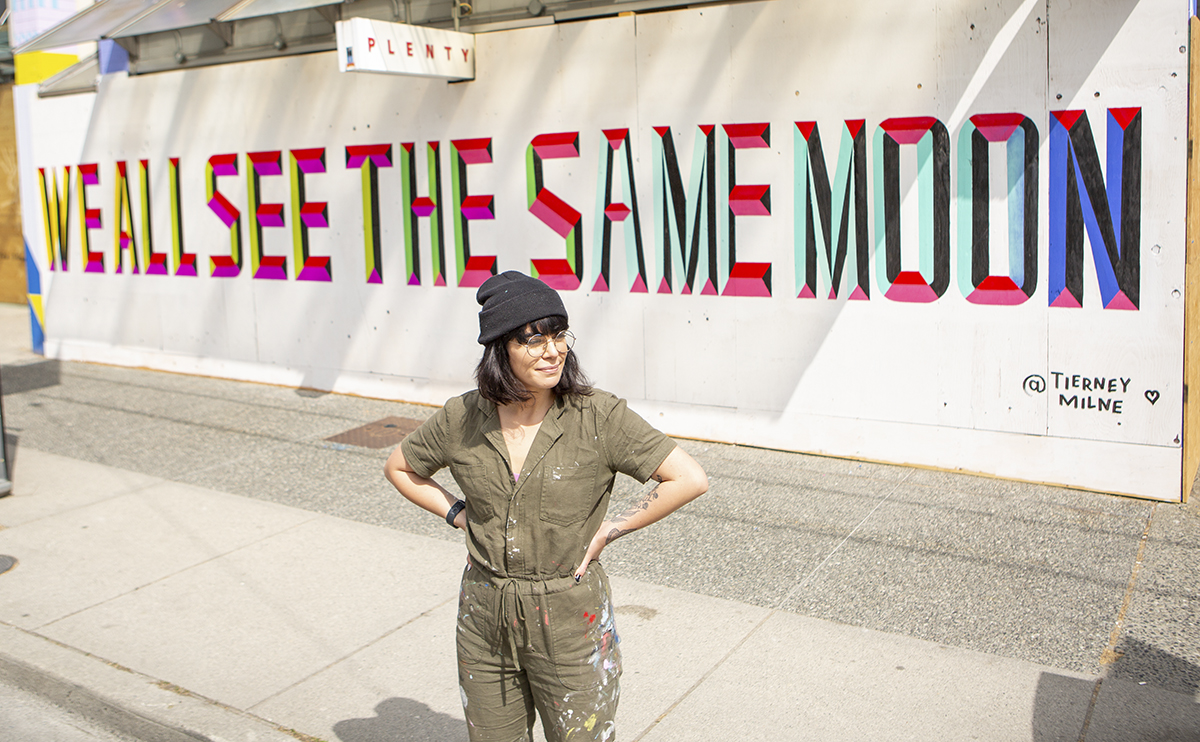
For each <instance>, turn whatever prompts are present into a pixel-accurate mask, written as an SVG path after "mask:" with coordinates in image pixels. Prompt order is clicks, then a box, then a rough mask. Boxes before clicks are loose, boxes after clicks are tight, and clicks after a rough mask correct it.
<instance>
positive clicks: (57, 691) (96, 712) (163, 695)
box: [0, 623, 320, 742]
mask: <svg viewBox="0 0 1200 742" xmlns="http://www.w3.org/2000/svg"><path fill="white" fill-rule="evenodd" d="M0 647H2V648H3V649H0V681H4V682H8V683H10V684H12V685H15V686H16V687H18V688H21V689H22V690H25V691H28V692H31V693H35V694H37V695H39V696H41V697H43V698H45V699H46V700H48V701H50V702H51V703H54V704H55V705H57V706H59V707H61V708H63V709H66V710H68V711H71V712H73V713H76V714H79V715H80V716H82V717H84V718H86V719H88V720H89V721H90V722H92V723H94V724H97V725H99V726H102V727H105V728H107V729H109V730H111V731H114V732H116V733H118V734H123V735H126V736H129V737H133V738H134V739H137V740H139V741H140V742H297V740H301V742H320V741H319V740H317V738H315V737H310V736H308V735H305V734H302V733H299V732H295V731H292V730H284V729H282V728H280V727H278V726H276V725H274V724H272V723H270V722H268V721H266V720H265V719H262V718H259V717H257V716H254V715H253V714H249V713H246V712H245V711H239V710H237V709H233V708H230V707H228V706H224V705H222V704H220V703H218V702H216V701H213V700H210V699H208V698H204V697H202V696H198V695H196V694H194V693H191V692H189V691H187V690H185V689H183V688H180V687H178V686H176V685H172V684H171V683H167V682H165V681H161V680H156V679H154V678H152V677H149V676H147V675H142V674H141V673H138V672H135V671H133V670H130V669H128V668H125V667H121V666H120V665H117V664H115V663H111V662H106V661H105V660H102V659H100V658H99V657H96V656H94V655H90V654H87V653H86V652H82V651H80V650H77V649H74V648H72V647H68V646H65V645H63V644H59V643H58V642H55V641H53V640H51V639H47V638H45V637H43V636H39V635H37V634H33V633H30V632H28V631H25V630H23V629H19V628H16V627H14V626H10V625H8V624H3V623H0Z"/></svg>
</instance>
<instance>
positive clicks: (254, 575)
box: [0, 449, 1200, 742]
mask: <svg viewBox="0 0 1200 742" xmlns="http://www.w3.org/2000/svg"><path fill="white" fill-rule="evenodd" d="M19 471H20V477H19V479H18V480H17V482H18V485H17V488H16V491H15V492H14V494H13V495H12V496H11V497H9V498H6V499H4V500H0V523H3V524H4V526H5V528H4V530H3V531H0V552H2V553H4V554H9V555H16V556H17V557H18V559H19V560H20V561H19V564H18V566H17V567H16V568H14V569H13V570H12V571H11V572H9V573H7V574H5V575H3V576H2V577H0V579H2V580H3V582H2V583H0V586H2V590H0V621H2V622H3V625H2V626H0V671H2V672H4V674H6V675H8V676H9V677H11V678H14V679H15V680H17V681H18V682H20V683H22V684H24V685H26V686H29V685H33V686H35V687H41V688H42V689H43V690H44V689H45V688H46V687H47V686H52V685H54V683H57V684H58V685H59V686H60V687H61V686H63V685H65V686H67V687H70V686H75V685H77V686H79V687H81V688H84V689H86V691H87V692H88V693H89V694H90V695H91V696H92V699H90V700H89V703H91V704H92V705H93V706H96V707H101V706H105V705H107V706H109V707H114V708H116V709H124V710H125V712H127V715H129V716H131V717H134V718H135V720H140V721H141V722H142V723H143V724H148V723H149V722H151V721H154V722H158V723H160V724H161V725H162V726H163V727H164V728H173V729H177V730H188V731H191V732H194V733H196V734H199V735H202V738H204V737H207V738H210V739H214V740H216V739H229V740H256V739H264V740H265V739H279V738H286V737H285V736H284V735H283V734H282V733H281V732H280V730H295V731H296V732H299V733H301V734H302V735H308V736H310V737H315V738H318V739H324V740H341V741H342V742H368V741H382V740H455V739H465V738H466V735H465V726H464V722H463V721H462V710H461V707H460V705H459V694H458V689H457V683H456V680H455V663H454V658H453V655H454V614H455V607H456V605H455V604H456V598H457V592H458V588H457V581H458V577H459V574H460V569H461V565H462V563H463V549H462V547H461V546H458V545H455V544H452V543H447V542H444V541H440V540H435V539H431V538H428V537H422V536H416V535H410V534H406V533H401V532H398V531H395V530H392V529H388V528H383V527H379V526H371V525H366V524H362V523H356V522H352V521H347V520H343V519H339V518H333V517H330V516H326V515H320V514H315V513H312V512H308V511H304V510H299V509H296V508H291V507H287V506H283V505H278V504H275V503H264V502H260V501H257V500H251V499H248V498H244V497H239V496H236V495H229V494H226V493H222V492H216V491H213V490H208V489H203V488H198V487H193V486H188V485H183V484H179V483H175V482H171V481H168V480H164V479H161V478H158V477H153V476H148V475H144V474H137V473H133V472H128V471H122V470H118V469H113V468H111V467H107V466H102V465H98V464H91V463H86V462H81V461H78V460H74V459H69V458H64V457H61V456H55V455H53V454H46V453H42V452H38V451H35V450H32V449H29V450H23V451H21V453H20V470H19ZM613 583H614V591H615V594H616V596H617V597H616V604H617V609H616V610H617V617H618V625H619V628H620V631H621V634H622V650H623V652H624V656H625V663H626V667H627V672H626V675H625V678H624V685H623V688H622V690H623V693H622V697H623V700H622V706H621V713H620V729H621V733H622V738H627V739H632V740H638V739H644V740H647V741H648V742H650V741H654V740H664V741H665V740H680V739H689V740H728V739H752V740H780V739H819V740H862V739H874V740H902V739H903V740H909V739H911V740H930V739H937V740H959V739H961V740H969V739H985V740H1030V739H1032V740H1051V739H1072V740H1074V739H1079V738H1080V732H1081V730H1083V729H1084V727H1085V724H1087V725H1088V734H1087V739H1089V740H1104V739H1133V738H1142V737H1129V736H1126V735H1125V733H1121V734H1118V735H1116V736H1111V735H1109V734H1108V732H1107V731H1106V730H1116V729H1124V730H1127V731H1132V730H1134V729H1136V730H1137V731H1138V733H1139V734H1144V733H1147V732H1149V733H1150V734H1151V736H1152V737H1153V738H1157V739H1167V738H1173V739H1185V738H1186V736H1180V735H1182V734H1183V733H1184V732H1185V731H1189V732H1190V733H1192V734H1200V707H1197V706H1196V705H1195V704H1194V703H1193V702H1192V699H1190V698H1185V697H1181V696H1179V694H1172V693H1169V692H1165V691H1160V690H1158V689H1155V688H1150V687H1146V686H1139V685H1137V684H1130V683H1127V682H1126V683H1120V682H1112V683H1110V682H1106V683H1104V684H1103V685H1101V687H1100V693H1099V698H1098V702H1097V703H1096V705H1095V707H1094V708H1091V705H1090V704H1091V696H1092V694H1093V691H1094V689H1095V685H1096V683H1095V680H1096V678H1094V677H1091V676H1088V675H1084V674H1081V673H1074V672H1069V671H1063V670H1058V669H1054V668H1048V667H1042V666H1039V665H1035V664H1033V663H1029V662H1025V661H1021V660H1015V659H1007V658H1003V657H997V656H993V655H986V654H981V653H977V652H972V651H969V650H963V649H955V648H951V647H947V646H943V645H938V644H934V643H931V642H925V641H921V640H917V639H912V638H908V637H904V636H898V635H895V634H887V633H883V632H876V631H871V630H867V629H861V628H854V627H850V626H846V625H842V624H838V623H834V622H829V621H822V620H817V619H812V618H806V617H804V616H800V615H796V614H793V613H789V612H785V611H779V610H770V609H766V608H762V607H758V606H752V605H747V604H745V603H739V602H735V601H729V600H721V599H718V598H712V597H706V596H701V595H697V594H694V593H688V592H684V591H680V590H673V589H670V588H664V587H660V586H656V585H651V584H648V583H645V582H642V581H638V580H630V579H621V578H614V579H613ZM47 676H49V677H47ZM59 695H60V696H62V695H63V694H62V692H61V690H60V691H59ZM200 699H203V700H200ZM60 700H61V701H63V702H65V703H70V702H71V701H72V699H71V698H69V697H62V698H60ZM205 701H212V702H215V703H212V704H210V703H206V702H205ZM1089 710H1090V711H1091V718H1090V719H1089V718H1088V714H1089ZM1131 710H1136V711H1139V712H1140V713H1139V714H1138V717H1137V718H1136V719H1134V718H1131V717H1129V716H1128V713H1129V712H1130V711H1131ZM109 713H110V714H111V716H112V719H111V721H113V722H115V723H117V724H119V725H120V726H121V728H122V729H123V730H125V731H127V732H130V733H142V734H146V731H147V730H146V728H144V727H138V726H137V725H136V724H132V725H131V722H130V720H129V719H128V718H126V719H122V718H121V714H120V713H118V712H115V711H110V712H109ZM1132 721H1136V723H1135V724H1134V725H1133V726H1130V722H1132ZM1172 732H1174V733H1175V736H1174V737H1171V736H1168V735H1170V734H1171V733H1172ZM151 738H153V737H151Z"/></svg>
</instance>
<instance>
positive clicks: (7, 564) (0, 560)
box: [0, 554, 17, 575]
mask: <svg viewBox="0 0 1200 742" xmlns="http://www.w3.org/2000/svg"><path fill="white" fill-rule="evenodd" d="M15 566H17V560H16V559H14V558H12V557H10V556H5V555H3V554H0V575H2V574H4V573H5V572H7V571H8V570H10V569H12V568H13V567H15Z"/></svg>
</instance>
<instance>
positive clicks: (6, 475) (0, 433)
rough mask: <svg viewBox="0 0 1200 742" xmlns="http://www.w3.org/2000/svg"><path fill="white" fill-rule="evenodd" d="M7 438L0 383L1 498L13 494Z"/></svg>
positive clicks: (1, 385) (2, 390) (0, 384)
mask: <svg viewBox="0 0 1200 742" xmlns="http://www.w3.org/2000/svg"><path fill="white" fill-rule="evenodd" d="M7 438H8V436H6V435H5V434H4V385H3V384H2V383H0V497H3V496H5V495H7V494H8V493H9V492H12V473H11V472H12V469H10V468H9V466H8V440H7Z"/></svg>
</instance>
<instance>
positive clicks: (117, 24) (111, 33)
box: [14, 0, 341, 54]
mask: <svg viewBox="0 0 1200 742" xmlns="http://www.w3.org/2000/svg"><path fill="white" fill-rule="evenodd" d="M340 2H341V0H240V2H239V1H237V0H97V2H96V4H94V5H91V6H88V7H87V8H84V9H83V10H81V11H80V12H78V13H76V14H75V15H73V16H71V17H70V18H68V19H67V20H65V21H63V22H62V23H60V24H58V25H57V26H55V27H54V28H52V29H50V30H49V31H46V32H45V33H43V34H40V35H39V36H36V37H34V38H33V39H31V40H30V41H29V42H27V43H26V44H24V45H22V46H21V47H19V48H18V49H15V50H14V52H15V53H17V54H24V53H25V52H34V51H41V50H44V49H54V48H56V47H60V46H69V45H71V44H81V43H84V42H87V41H98V40H100V39H115V38H124V37H129V36H141V35H145V34H152V33H161V32H163V31H174V30H177V29H183V28H190V27H193V26H204V25H207V24H208V23H210V22H212V21H214V20H216V21H222V22H228V21H236V20H241V19H243V18H258V17H261V16H268V15H277V14H279V13H290V12H292V11H294V10H307V9H309V8H317V7H321V6H324V5H338V4H340Z"/></svg>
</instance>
